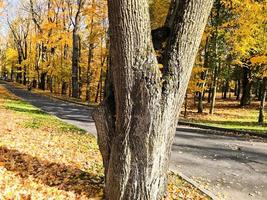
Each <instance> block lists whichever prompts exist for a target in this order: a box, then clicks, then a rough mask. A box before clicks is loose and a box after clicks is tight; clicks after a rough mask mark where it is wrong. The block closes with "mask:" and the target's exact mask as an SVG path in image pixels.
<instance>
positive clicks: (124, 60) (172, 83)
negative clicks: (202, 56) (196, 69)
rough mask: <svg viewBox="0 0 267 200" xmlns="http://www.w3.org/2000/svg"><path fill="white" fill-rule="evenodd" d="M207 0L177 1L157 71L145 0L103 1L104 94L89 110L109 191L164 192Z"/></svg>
mask: <svg viewBox="0 0 267 200" xmlns="http://www.w3.org/2000/svg"><path fill="white" fill-rule="evenodd" d="M212 2H213V1H212V0H199V1H195V0H185V1H179V3H178V6H177V9H178V12H174V13H175V17H174V23H173V27H172V28H171V36H170V38H169V41H168V44H167V48H166V50H165V53H164V59H163V61H164V62H163V65H164V70H163V73H162V72H161V71H160V69H159V66H158V62H157V58H156V55H155V52H154V49H153V43H152V38H151V28H150V19H149V11H148V10H149V9H148V4H147V1H146V0H110V1H108V7H109V23H110V60H111V63H110V69H109V76H108V77H109V78H108V82H107V84H106V88H107V90H106V94H107V97H106V99H105V100H104V102H103V103H102V104H101V106H100V107H99V108H98V109H97V110H96V111H95V112H94V114H93V116H94V120H95V122H96V126H97V131H98V143H99V146H100V150H101V153H102V156H103V162H104V167H105V176H106V189H105V195H106V196H105V198H106V199H109V200H113V199H114V200H118V199H129V200H132V199H135V200H138V199H149V200H157V199H161V198H162V197H163V195H164V192H165V188H166V179H167V170H168V167H169V157H170V152H171V144H172V141H173V137H174V133H175V129H176V125H177V119H178V118H177V117H178V113H179V111H180V108H181V106H182V103H183V99H184V96H185V92H186V88H187V84H188V81H189V78H190V74H191V70H192V67H193V64H194V60H195V57H196V53H197V50H198V46H199V43H200V40H201V36H202V33H203V31H204V27H205V24H206V21H207V18H208V15H209V12H210V9H211V6H212Z"/></svg>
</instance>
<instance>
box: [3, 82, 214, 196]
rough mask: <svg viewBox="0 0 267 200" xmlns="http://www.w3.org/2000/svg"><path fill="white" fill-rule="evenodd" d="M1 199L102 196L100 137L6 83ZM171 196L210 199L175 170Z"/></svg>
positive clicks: (4, 92) (169, 190)
mask: <svg viewBox="0 0 267 200" xmlns="http://www.w3.org/2000/svg"><path fill="white" fill-rule="evenodd" d="M0 119H1V120H0V199H1V200H2V199H4V200H5V199H24V200H28V199H38V200H42V199H62V200H63V199H64V200H65V199H102V197H103V187H104V184H103V182H104V178H103V167H102V161H101V156H100V152H99V150H98V147H97V143H96V139H95V137H93V136H91V135H90V134H86V132H85V131H83V130H81V129H79V128H76V127H75V126H72V125H69V124H67V123H65V122H62V121H60V120H58V119H57V118H56V117H54V116H52V115H49V114H47V113H45V112H43V111H41V110H39V109H38V108H36V107H34V106H32V105H30V104H28V103H26V102H24V101H22V100H21V99H19V98H17V97H16V96H14V95H13V94H11V93H9V92H8V91H7V90H6V89H5V88H4V87H2V86H1V85H0ZM166 199H195V200H198V199H209V198H208V197H206V196H205V195H203V194H202V193H201V192H200V191H199V190H197V189H196V188H194V187H193V186H192V185H190V184H188V183H187V182H185V181H184V180H182V179H181V178H180V177H178V176H176V175H174V174H170V175H169V184H168V197H166Z"/></svg>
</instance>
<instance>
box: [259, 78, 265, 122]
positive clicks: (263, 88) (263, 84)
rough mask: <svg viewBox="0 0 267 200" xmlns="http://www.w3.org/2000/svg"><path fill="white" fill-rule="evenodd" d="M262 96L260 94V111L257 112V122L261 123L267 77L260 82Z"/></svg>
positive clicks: (262, 120)
mask: <svg viewBox="0 0 267 200" xmlns="http://www.w3.org/2000/svg"><path fill="white" fill-rule="evenodd" d="M261 93H262V96H261V103H260V112H259V121H258V122H259V124H261V125H263V123H264V108H265V101H266V94H267V78H264V79H263V83H262V91H261Z"/></svg>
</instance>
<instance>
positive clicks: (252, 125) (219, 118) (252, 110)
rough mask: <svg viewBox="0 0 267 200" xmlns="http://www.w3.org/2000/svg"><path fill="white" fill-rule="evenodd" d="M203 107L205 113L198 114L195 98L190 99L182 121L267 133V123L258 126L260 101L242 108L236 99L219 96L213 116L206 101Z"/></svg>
mask: <svg viewBox="0 0 267 200" xmlns="http://www.w3.org/2000/svg"><path fill="white" fill-rule="evenodd" d="M203 105H204V112H203V113H202V114H200V113H197V105H196V104H194V100H193V98H189V100H188V107H187V115H186V117H184V108H183V110H182V112H181V119H182V120H184V121H188V122H194V123H200V124H205V125H210V126H216V127H222V128H227V129H235V130H245V131H253V132H259V133H267V123H265V125H263V126H262V125H259V124H258V115H259V101H252V103H251V105H249V106H246V107H240V101H237V100H235V98H234V97H232V98H230V99H222V98H220V97H219V96H218V98H217V99H216V106H215V111H214V114H213V115H210V114H209V106H210V105H209V104H208V103H207V102H206V101H205V102H203ZM266 121H267V120H266Z"/></svg>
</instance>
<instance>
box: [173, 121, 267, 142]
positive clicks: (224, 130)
mask: <svg viewBox="0 0 267 200" xmlns="http://www.w3.org/2000/svg"><path fill="white" fill-rule="evenodd" d="M179 125H182V126H189V127H195V128H201V129H202V130H201V132H202V133H203V132H205V133H208V134H216V132H217V133H218V132H219V133H220V134H221V133H225V134H227V133H228V134H227V135H228V136H253V137H260V138H264V139H267V133H266V134H265V133H258V132H253V131H244V130H235V129H228V128H222V127H217V126H209V125H205V124H198V123H193V122H187V121H184V120H179V122H178V126H179ZM236 134H238V135H236Z"/></svg>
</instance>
